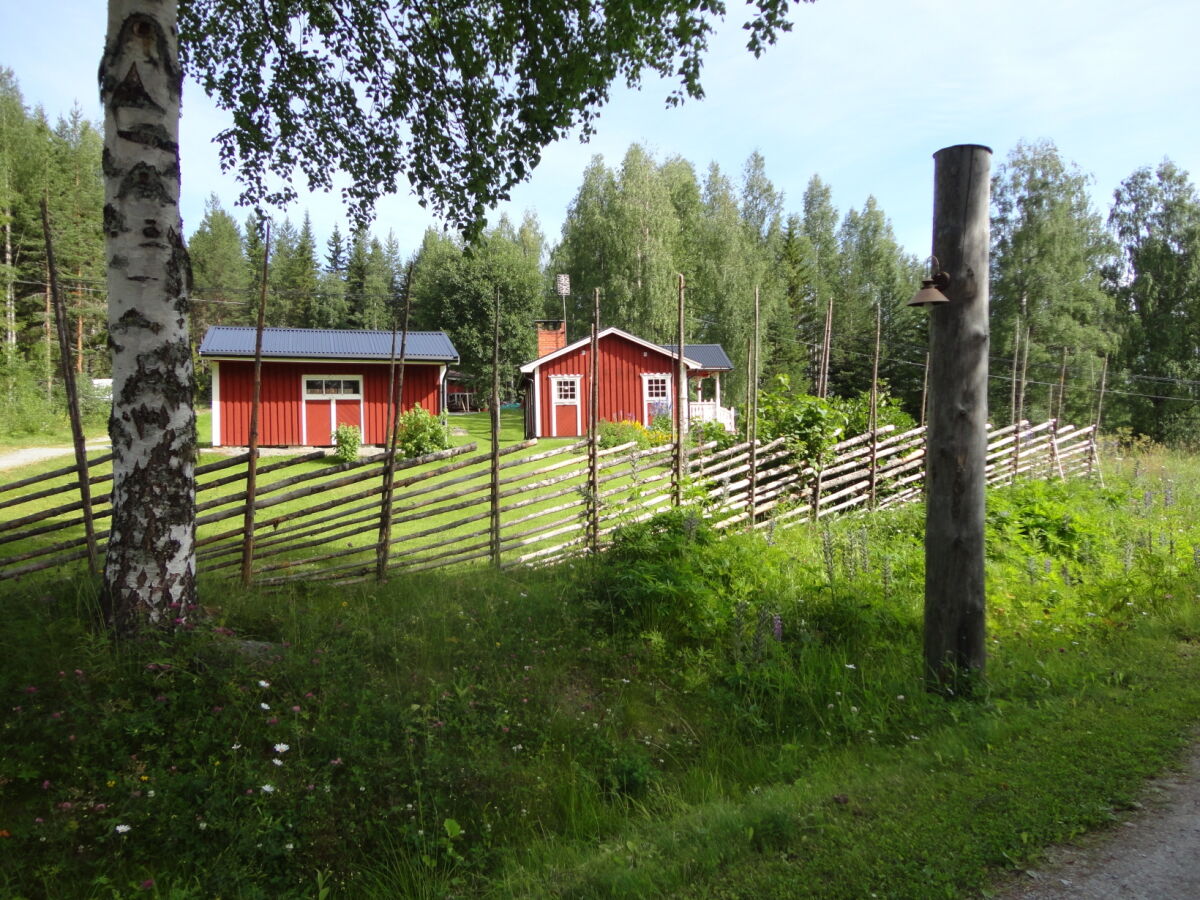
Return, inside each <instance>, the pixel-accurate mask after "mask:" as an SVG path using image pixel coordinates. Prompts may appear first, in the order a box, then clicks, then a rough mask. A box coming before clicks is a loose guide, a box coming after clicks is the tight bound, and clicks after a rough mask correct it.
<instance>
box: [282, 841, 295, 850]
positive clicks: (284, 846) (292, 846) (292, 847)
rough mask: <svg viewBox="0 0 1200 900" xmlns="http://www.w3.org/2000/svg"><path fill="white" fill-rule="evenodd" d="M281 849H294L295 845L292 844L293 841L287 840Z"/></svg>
mask: <svg viewBox="0 0 1200 900" xmlns="http://www.w3.org/2000/svg"><path fill="white" fill-rule="evenodd" d="M283 849H284V850H295V849H296V845H295V844H293V843H291V842H290V841H289V842H288V843H286V844H284V845H283Z"/></svg>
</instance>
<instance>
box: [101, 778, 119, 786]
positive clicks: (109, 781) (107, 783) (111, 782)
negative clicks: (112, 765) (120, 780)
mask: <svg viewBox="0 0 1200 900" xmlns="http://www.w3.org/2000/svg"><path fill="white" fill-rule="evenodd" d="M104 784H105V785H106V786H107V787H116V786H117V783H116V782H115V781H113V780H112V779H111V778H110V779H109V780H108V781H106V782H104Z"/></svg>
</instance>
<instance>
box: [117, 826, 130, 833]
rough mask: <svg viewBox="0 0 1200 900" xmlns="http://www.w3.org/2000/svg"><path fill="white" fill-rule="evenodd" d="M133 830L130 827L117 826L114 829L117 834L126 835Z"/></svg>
mask: <svg viewBox="0 0 1200 900" xmlns="http://www.w3.org/2000/svg"><path fill="white" fill-rule="evenodd" d="M132 829H133V826H132V825H118V826H117V827H116V832H117V834H126V833H128V832H129V831H131V830H132Z"/></svg>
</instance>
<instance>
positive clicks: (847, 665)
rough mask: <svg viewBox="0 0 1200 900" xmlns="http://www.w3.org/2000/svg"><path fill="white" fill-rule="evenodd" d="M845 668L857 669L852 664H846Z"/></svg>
mask: <svg viewBox="0 0 1200 900" xmlns="http://www.w3.org/2000/svg"><path fill="white" fill-rule="evenodd" d="M846 668H847V669H857V668H858V666H856V665H855V664H854V663H846Z"/></svg>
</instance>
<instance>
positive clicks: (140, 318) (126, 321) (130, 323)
mask: <svg viewBox="0 0 1200 900" xmlns="http://www.w3.org/2000/svg"><path fill="white" fill-rule="evenodd" d="M132 328H145V329H147V330H148V331H150V332H152V333H154V334H158V333H159V332H160V331H162V326H161V325H159V324H158V323H157V322H154V321H151V320H150V319H148V318H146V316H144V315H142V313H141V311H140V310H136V309H127V310H126V311H125V312H124V313H122V314H121V318H119V319H117V321H116V322H114V323H113V324H112V325H111V326H110V327H109V334H112V333H113V332H114V331H116V332H123V333H127V332H128V331H129V330H130V329H132Z"/></svg>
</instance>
